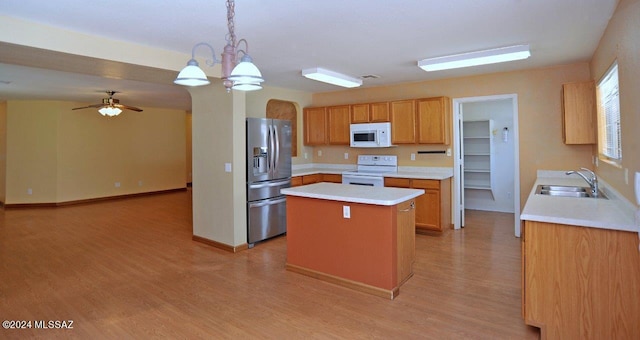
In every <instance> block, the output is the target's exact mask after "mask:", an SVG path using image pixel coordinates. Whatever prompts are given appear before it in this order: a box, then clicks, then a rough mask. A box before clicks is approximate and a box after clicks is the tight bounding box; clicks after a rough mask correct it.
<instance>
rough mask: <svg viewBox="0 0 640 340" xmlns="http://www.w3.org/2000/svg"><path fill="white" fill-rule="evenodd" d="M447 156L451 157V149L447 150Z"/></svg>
mask: <svg viewBox="0 0 640 340" xmlns="http://www.w3.org/2000/svg"><path fill="white" fill-rule="evenodd" d="M447 156H449V157H451V148H448V149H447Z"/></svg>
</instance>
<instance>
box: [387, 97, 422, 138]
mask: <svg viewBox="0 0 640 340" xmlns="http://www.w3.org/2000/svg"><path fill="white" fill-rule="evenodd" d="M390 110H391V114H390V116H391V143H392V144H413V143H415V142H416V101H415V100H413V99H411V100H399V101H393V102H391V103H390Z"/></svg>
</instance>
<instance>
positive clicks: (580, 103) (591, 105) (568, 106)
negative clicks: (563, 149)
mask: <svg viewBox="0 0 640 340" xmlns="http://www.w3.org/2000/svg"><path fill="white" fill-rule="evenodd" d="M596 129H597V118H596V92H595V84H594V82H593V81H588V82H580V83H568V84H563V85H562V140H563V141H564V143H565V144H596V143H597V141H598V140H597V134H596Z"/></svg>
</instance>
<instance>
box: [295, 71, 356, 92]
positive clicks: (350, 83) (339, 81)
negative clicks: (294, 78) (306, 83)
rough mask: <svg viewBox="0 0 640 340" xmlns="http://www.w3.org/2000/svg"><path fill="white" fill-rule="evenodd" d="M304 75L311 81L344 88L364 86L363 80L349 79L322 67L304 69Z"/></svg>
mask: <svg viewBox="0 0 640 340" xmlns="http://www.w3.org/2000/svg"><path fill="white" fill-rule="evenodd" d="M302 75H303V76H305V77H307V78H309V79H313V80H317V81H321V82H324V83H329V84H333V85H338V86H342V87H358V86H360V85H362V79H358V78H353V77H349V76H347V75H344V74H341V73H338V72H333V71H330V70H326V69H323V68H320V67H315V68H308V69H304V70H302Z"/></svg>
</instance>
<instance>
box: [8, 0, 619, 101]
mask: <svg viewBox="0 0 640 340" xmlns="http://www.w3.org/2000/svg"><path fill="white" fill-rule="evenodd" d="M617 3H618V0H535V1H534V0H485V1H477V0H454V1H436V0H398V1H388V0H349V1H344V0H323V1H300V0H277V1H276V0H237V2H236V4H235V32H236V35H237V37H238V38H245V39H247V41H248V42H249V47H250V49H249V52H250V54H251V56H252V57H253V60H254V63H255V64H256V65H257V66H258V67H259V68H260V70H261V71H262V74H263V77H264V78H265V83H264V85H265V86H267V87H280V88H288V89H296V90H302V91H308V92H327V91H339V90H342V88H340V87H336V86H333V85H328V84H324V83H319V82H316V81H313V80H309V79H306V78H304V77H302V76H301V70H302V69H304V68H310V67H323V68H327V69H330V70H333V71H336V72H340V73H344V74H347V75H351V76H353V77H360V76H364V75H376V76H379V78H377V79H364V84H363V87H374V86H381V85H389V84H397V83H406V82H418V81H425V80H432V79H441V78H450V77H460V76H468V75H476V74H484V73H493V72H502V71H513V70H519V69H529V68H538V67H547V66H552V65H559V64H568V63H575V62H581V61H588V60H590V58H591V56H592V55H593V52H594V51H595V48H596V46H597V45H598V42H599V40H600V38H601V37H602V34H603V32H604V30H605V28H606V26H607V23H608V21H609V19H610V18H611V16H612V14H613V11H614V10H615V7H616V5H617ZM2 15H4V16H8V17H15V18H19V19H23V20H28V21H34V22H38V23H41V24H45V25H50V26H54V27H58V28H64V29H69V30H73V31H77V32H81V33H86V34H89V35H95V36H100V37H104V38H109V39H114V40H120V41H126V42H133V43H137V44H141V45H146V46H151V47H155V48H161V49H165V50H171V51H178V52H182V53H184V54H185V64H186V62H187V60H188V58H189V54H190V51H191V48H192V47H193V45H195V44H196V43H198V42H201V41H204V42H208V43H210V44H211V45H212V46H213V47H214V48H215V50H216V53H217V54H220V53H221V52H222V47H223V46H224V45H225V34H226V33H227V31H228V29H227V21H226V5H225V1H223V0H216V1H211V0H208V1H205V0H190V1H188V2H181V1H153V2H151V1H142V0H109V1H107V0H95V1H86V0H56V1H41V0H2V1H1V2H0V20H2V17H1V16H2ZM518 44H530V45H531V54H532V56H531V58H529V59H527V60H523V61H516V62H510V63H502V64H494V65H487V66H479V67H471V68H464V69H458V70H449V71H438V72H429V73H427V72H424V71H422V70H421V69H420V68H418V67H417V65H416V63H417V61H418V60H420V59H424V58H429V57H437V56H443V55H449V54H457V53H464V52H471V51H476V50H483V49H490V48H497V47H505V46H511V45H518ZM0 45H2V46H0V49H2V50H5V53H2V51H0V100H8V99H9V100H11V99H57V100H71V101H80V102H88V103H94V102H100V99H101V98H103V97H105V95H102V94H101V93H99V92H102V91H105V90H111V89H112V90H117V91H121V92H122V93H121V94H118V95H116V97H117V98H120V100H121V102H122V103H123V104H127V105H132V106H151V107H166V108H179V109H190V107H191V104H190V102H191V100H190V97H189V94H188V92H187V91H186V90H185V89H184V88H182V87H180V86H177V85H174V84H172V82H171V80H172V79H171V78H172V77H175V75H174V74H173V73H168V72H164V73H162V74H161V75H159V76H158V77H156V78H157V79H154V80H153V81H149V80H148V79H147V78H145V77H138V78H136V77H130V76H120V77H114V76H110V75H104V74H101V73H100V72H94V71H92V70H87V69H83V68H77V67H76V68H69V69H65V67H58V68H56V69H43V68H40V67H38V66H40V65H39V64H38V63H37V60H38V59H37V58H33V60H34V61H33V62H31V63H29V62H17V61H16V58H23V57H24V60H28V59H29V56H30V55H31V56H32V55H34V54H36V55H38V56H40V58H44V57H45V56H46V53H33V52H32V51H31V52H30V50H29V49H28V48H26V49H22V50H21V49H20V48H15V45H10V44H1V42H0ZM7 50H12V51H11V53H6V52H7ZM40 52H42V51H40ZM45 52H46V51H45ZM8 54H11V56H8ZM55 57H57V58H76V59H78V58H81V57H78V56H71V55H65V54H61V53H58V52H56V56H55ZM149 58H154V56H153V55H150V56H149ZM86 59H89V58H86ZM198 59H199V60H200V63H201V65H204V63H203V61H204V59H205V55H204V52H203V55H202V57H199V58H198ZM40 60H44V59H40ZM76 61H78V60H76ZM17 64H20V65H17ZM61 64H63V65H65V64H67V65H70V64H72V63H70V62H68V63H61ZM87 64H91V63H90V62H87ZM91 65H94V64H91ZM180 67H182V65H179V66H177V68H180ZM132 71H134V72H131V74H135V73H136V72H137V71H136V70H132ZM139 73H143V71H140V72H139ZM220 86H221V85H220ZM220 90H221V91H224V89H223V88H222V87H221V89H220Z"/></svg>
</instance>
